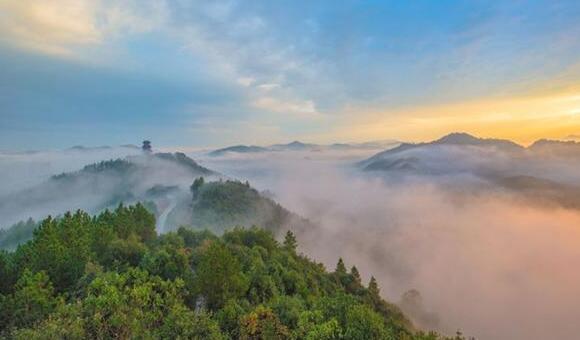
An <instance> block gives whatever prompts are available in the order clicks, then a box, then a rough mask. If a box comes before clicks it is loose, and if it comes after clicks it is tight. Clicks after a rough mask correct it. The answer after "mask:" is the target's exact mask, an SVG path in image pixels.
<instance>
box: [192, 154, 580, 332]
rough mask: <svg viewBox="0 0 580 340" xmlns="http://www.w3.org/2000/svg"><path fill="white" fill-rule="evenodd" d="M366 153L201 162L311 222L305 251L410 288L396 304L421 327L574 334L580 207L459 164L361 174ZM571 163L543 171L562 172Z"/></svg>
mask: <svg viewBox="0 0 580 340" xmlns="http://www.w3.org/2000/svg"><path fill="white" fill-rule="evenodd" d="M366 156H370V155H366V154H364V153H363V154H361V153H358V154H355V155H353V154H348V155H347V154H345V153H340V154H329V153H314V152H305V153H301V152H288V153H279V152H275V153H261V154H253V155H245V156H241V155H235V156H230V157H221V158H218V159H215V158H214V159H212V158H204V159H203V163H202V164H204V165H206V166H208V167H210V168H213V169H216V170H218V171H221V172H222V173H225V174H228V175H232V176H237V177H241V178H245V179H249V180H250V182H252V183H253V184H254V185H255V186H257V187H258V188H260V189H264V190H269V191H272V192H273V193H274V194H275V195H276V199H277V200H278V201H279V202H280V203H281V204H282V205H284V206H286V207H287V208H289V209H290V210H293V211H295V212H298V213H300V214H302V215H303V216H305V217H307V218H309V219H311V220H312V221H314V222H317V223H318V224H319V225H320V229H317V230H310V231H308V232H305V233H303V234H300V235H299V236H298V238H299V241H300V243H301V245H302V251H303V252H304V253H306V254H308V255H310V256H312V257H314V258H315V259H317V260H319V261H322V262H323V263H325V264H326V265H327V266H328V267H329V268H330V269H333V268H334V265H335V263H336V260H337V258H338V257H339V256H342V257H344V258H345V260H346V262H347V265H356V266H357V267H358V269H359V270H360V271H361V273H363V275H364V276H365V278H366V279H368V278H369V276H370V275H374V276H376V277H377V279H379V282H380V283H381V285H382V292H383V294H384V296H385V297H386V298H387V299H389V300H391V301H395V302H398V301H400V298H401V295H402V294H403V293H404V292H405V291H407V290H409V289H417V290H418V291H419V292H420V294H421V296H422V301H421V300H419V301H415V305H414V306H413V307H411V308H412V309H413V310H409V308H407V312H411V313H412V314H413V318H414V321H415V323H417V324H419V325H420V326H423V327H425V328H431V329H433V328H435V329H438V330H441V331H444V332H447V333H450V334H453V333H454V332H455V331H456V330H457V329H459V328H460V329H461V330H462V331H463V332H464V333H465V334H467V335H470V336H475V337H477V338H478V339H571V338H574V336H575V335H576V334H578V332H580V324H579V323H578V322H577V315H578V313H579V312H580V271H578V270H577V269H576V264H578V263H580V211H577V210H566V209H563V208H560V207H558V206H557V205H546V206H542V205H539V204H533V205H531V204H528V203H525V202H527V201H526V200H523V199H522V197H520V196H521V195H518V194H516V193H513V192H508V191H506V190H504V189H501V188H498V187H493V186H489V185H482V182H484V181H483V180H480V179H478V178H476V177H474V176H471V175H470V174H469V173H467V174H465V173H463V174H457V175H456V176H452V177H449V176H399V175H396V174H393V175H392V176H391V175H389V174H384V173H363V172H361V171H360V170H358V169H355V168H354V167H353V166H352V164H353V163H354V161H355V160H359V159H363V158H365V157H366ZM198 158H199V155H198ZM552 161H553V160H552ZM564 164H568V166H564ZM544 165H545V164H544ZM578 165H580V164H577V162H570V160H566V161H565V162H560V163H558V164H554V167H553V168H554V169H563V172H565V173H568V172H570V171H571V170H574V169H578V167H576V166H578ZM502 166H505V164H503V165H502ZM529 170H530V171H531V173H535V172H537V171H535V169H529ZM555 176H557V174H555V173H553V172H552V173H550V177H551V178H554V177H555ZM579 199H580V197H579ZM421 303H422V304H421Z"/></svg>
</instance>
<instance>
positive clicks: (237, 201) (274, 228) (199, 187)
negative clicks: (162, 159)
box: [168, 177, 314, 234]
mask: <svg viewBox="0 0 580 340" xmlns="http://www.w3.org/2000/svg"><path fill="white" fill-rule="evenodd" d="M190 193H191V196H190V197H189V198H188V199H186V200H182V201H181V202H180V203H179V204H178V205H177V207H176V208H175V209H174V210H173V211H172V213H170V216H169V222H168V224H169V225H172V226H180V225H191V226H192V227H194V228H196V229H209V230H212V231H213V232H216V233H222V232H223V231H224V230H226V229H231V228H232V227H236V226H244V227H251V226H253V225H256V226H259V227H262V228H264V229H267V230H269V231H271V232H273V233H274V234H277V233H278V232H280V231H281V230H282V229H287V228H289V227H291V228H292V229H293V230H298V229H307V228H312V227H314V226H313V225H312V224H311V223H310V222H309V221H308V220H306V219H304V218H302V217H300V216H298V215H297V214H295V213H293V212H290V211H289V210H287V209H286V208H284V207H282V206H281V205H280V204H278V203H276V202H275V201H274V200H272V199H271V198H269V197H266V196H265V195H264V194H263V193H260V192H259V191H258V190H256V189H254V188H252V187H251V186H250V184H249V183H248V182H245V183H242V182H240V181H234V180H226V181H224V180H219V181H210V182H208V181H205V179H204V177H198V178H197V179H195V181H194V182H193V184H192V185H191V186H190Z"/></svg>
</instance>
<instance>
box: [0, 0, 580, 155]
mask: <svg viewBox="0 0 580 340" xmlns="http://www.w3.org/2000/svg"><path fill="white" fill-rule="evenodd" d="M578 18H580V2H578V1H575V0H572V1H558V0H545V1H505V0H504V1H476V0H472V1H449V0H438V1H426V0H418V1H340V2H339V1H322V0H321V1H300V0H295V1H284V2H283V1H275V0H274V1H220V0H217V1H193V0H126V1H123V0H121V1H113V0H28V1H20V0H0V65H1V66H0V150H24V149H47V148H64V147H69V146H71V145H79V144H82V145H104V144H106V145H118V144H126V143H133V144H139V142H140V141H141V140H143V139H145V138H147V139H151V140H152V141H153V144H154V145H157V146H186V145H187V146H199V147H202V146H224V145H229V144H239V143H246V144H270V143H279V142H288V141H292V140H296V139H299V140H303V141H307V142H319V143H326V142H349V141H369V140H384V139H399V140H406V141H422V140H429V139H433V138H437V137H439V136H441V135H443V134H446V133H449V132H452V131H466V132H470V133H473V134H477V135H479V136H482V137H499V138H509V139H513V140H515V141H517V142H520V143H523V144H526V143H530V142H532V141H533V140H535V139H538V138H544V137H545V138H554V139H564V138H572V137H574V136H576V137H577V136H578V135H580V39H578V37H579V36H580V20H578Z"/></svg>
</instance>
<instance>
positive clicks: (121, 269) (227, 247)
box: [0, 204, 440, 339]
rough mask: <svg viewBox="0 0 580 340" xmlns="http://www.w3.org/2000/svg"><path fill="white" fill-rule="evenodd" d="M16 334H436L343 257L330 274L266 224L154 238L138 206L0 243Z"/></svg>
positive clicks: (0, 324)
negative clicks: (8, 247)
mask: <svg viewBox="0 0 580 340" xmlns="http://www.w3.org/2000/svg"><path fill="white" fill-rule="evenodd" d="M0 334H1V336H2V337H5V338H14V339H62V338H66V339H88V338H91V339H133V338H138V339H158V338H162V339H176V338H181V339H439V338H440V337H439V336H437V335H436V334H423V333H420V332H416V331H415V330H413V327H412V326H411V324H410V322H409V321H408V320H407V319H406V318H405V317H404V316H403V315H402V313H401V312H400V311H399V309H398V308H396V307H395V306H393V305H391V304H389V303H387V302H385V301H383V300H382V299H381V298H380V296H379V288H378V286H377V283H376V281H375V280H374V279H373V280H371V282H370V284H369V285H363V284H362V283H361V280H360V276H359V274H358V271H357V270H356V268H354V267H353V269H352V270H350V271H347V270H346V268H345V266H344V263H343V262H342V260H340V261H339V262H338V265H337V268H336V270H335V271H334V272H331V273H330V272H327V271H325V269H324V267H323V266H322V265H321V264H317V263H315V262H313V261H311V260H310V259H308V258H306V257H304V256H303V255H300V254H297V253H296V240H295V238H294V236H293V234H292V233H288V234H287V235H286V238H285V240H284V242H283V243H281V244H280V243H278V242H277V241H276V240H275V239H274V238H273V236H272V234H271V233H270V232H269V231H266V230H263V229H257V228H252V229H247V230H244V229H233V230H230V231H227V232H225V233H224V234H223V235H222V236H221V237H217V236H215V235H214V234H212V233H210V232H208V231H193V230H189V229H185V228H180V229H179V230H177V231H176V232H172V233H168V234H164V235H157V234H156V232H155V218H154V216H153V215H152V214H150V213H149V212H148V211H147V209H145V207H143V206H142V205H140V204H137V205H135V206H130V207H125V206H119V207H118V208H117V209H116V210H115V211H114V212H109V211H105V212H103V213H101V214H100V215H98V216H90V215H88V214H87V213H85V212H82V211H77V212H76V213H74V214H71V213H67V214H65V215H64V216H63V217H62V218H59V219H53V218H50V217H49V218H47V219H45V220H44V221H42V222H41V223H40V226H39V227H38V228H37V229H36V230H35V231H34V236H33V239H32V240H30V241H28V242H27V243H25V244H23V245H21V246H19V247H18V248H17V249H16V250H15V251H14V252H6V251H3V252H0Z"/></svg>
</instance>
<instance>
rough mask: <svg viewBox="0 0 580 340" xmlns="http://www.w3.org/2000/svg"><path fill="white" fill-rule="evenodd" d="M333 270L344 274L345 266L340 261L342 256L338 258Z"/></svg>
mask: <svg viewBox="0 0 580 340" xmlns="http://www.w3.org/2000/svg"><path fill="white" fill-rule="evenodd" d="M334 272H335V273H337V274H346V267H345V265H344V262H343V261H342V257H341V258H339V259H338V263H337V264H336V269H335V270H334Z"/></svg>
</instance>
